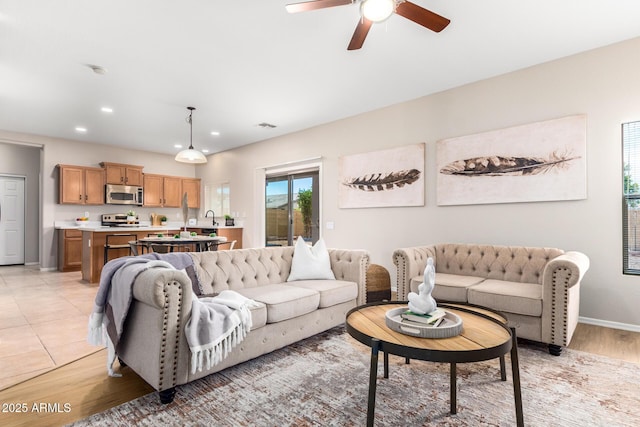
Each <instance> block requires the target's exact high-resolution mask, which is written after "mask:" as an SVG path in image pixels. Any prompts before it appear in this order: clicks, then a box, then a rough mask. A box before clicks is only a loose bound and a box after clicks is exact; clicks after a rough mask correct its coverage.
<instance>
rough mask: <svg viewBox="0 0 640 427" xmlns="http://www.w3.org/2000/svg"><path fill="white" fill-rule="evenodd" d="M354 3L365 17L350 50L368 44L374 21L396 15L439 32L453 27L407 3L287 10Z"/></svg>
mask: <svg viewBox="0 0 640 427" xmlns="http://www.w3.org/2000/svg"><path fill="white" fill-rule="evenodd" d="M354 3H360V15H361V16H362V18H361V19H360V22H358V25H357V26H356V30H355V32H354V33H353V37H351V42H350V43H349V47H347V50H356V49H360V48H361V47H362V45H363V44H364V39H365V38H366V37H367V34H368V33H369V29H370V28H371V25H372V24H373V23H374V22H382V21H385V20H386V19H387V18H389V17H390V16H391V15H393V14H394V13H397V14H398V15H400V16H404V17H405V18H407V19H410V20H412V21H413V22H415V23H417V24H420V25H422V26H423V27H425V28H428V29H430V30H431V31H435V32H436V33H439V32H440V31H442V30H444V29H445V28H446V26H447V25H449V22H451V21H450V20H448V19H447V18H445V17H443V16H440V15H438V14H437V13H434V12H431V11H430V10H427V9H425V8H423V7H420V6H418V5H417V4H414V3H411V2H410V1H405V0H313V1H306V2H302V3H292V4H288V5H287V6H286V9H287V12H289V13H296V12H306V11H308V10H316V9H324V8H327V7H334V6H344V5H347V4H354Z"/></svg>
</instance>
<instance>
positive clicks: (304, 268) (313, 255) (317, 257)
mask: <svg viewBox="0 0 640 427" xmlns="http://www.w3.org/2000/svg"><path fill="white" fill-rule="evenodd" d="M335 278H336V277H335V276H334V274H333V270H331V259H330V258H329V251H327V247H326V246H325V244H324V240H323V239H320V240H318V241H317V242H316V244H315V245H313V247H310V246H309V245H307V243H306V242H305V241H304V239H303V238H302V236H299V237H298V240H297V241H296V246H295V249H294V251H293V260H291V272H290V273H289V278H288V279H287V282H291V281H294V280H314V279H317V280H321V279H324V280H334V279H335Z"/></svg>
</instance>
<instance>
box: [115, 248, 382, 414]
mask: <svg viewBox="0 0 640 427" xmlns="http://www.w3.org/2000/svg"><path fill="white" fill-rule="evenodd" d="M293 252H294V248H293V247H290V246H287V247H268V248H258V249H240V250H233V251H212V252H193V253H189V256H191V257H192V259H193V261H194V263H193V270H195V271H194V272H189V271H188V270H189V269H186V270H171V269H165V268H153V269H148V270H145V271H143V272H142V273H140V274H139V275H138V277H137V278H136V280H135V282H134V284H133V303H132V305H131V307H130V309H129V314H128V316H127V323H126V324H125V328H124V332H123V335H122V338H121V340H120V343H119V345H118V358H119V360H120V362H121V364H124V365H127V366H129V367H130V368H131V369H133V370H134V371H135V372H136V373H137V374H138V375H140V376H141V377H142V378H143V379H144V380H145V381H146V382H148V383H149V384H150V385H151V386H152V387H154V388H155V389H156V390H158V391H159V392H160V399H161V401H162V402H163V403H169V402H171V401H172V400H173V397H174V393H175V387H176V386H178V385H181V384H186V383H188V382H190V381H193V380H195V379H198V378H201V377H204V376H206V375H209V374H212V373H214V372H217V371H220V370H222V369H224V368H227V367H229V366H233V365H236V364H238V363H241V362H244V361H247V360H249V359H253V358H255V357H258V356H260V355H262V354H265V353H269V352H271V351H273V350H276V349H278V348H281V347H284V346H286V345H289V344H291V343H294V342H296V341H299V340H301V339H304V338H307V337H310V336H312V335H315V334H317V333H319V332H322V331H324V330H327V329H330V328H332V327H334V326H337V325H340V324H342V323H343V322H344V320H345V315H346V313H347V312H348V311H349V310H350V309H351V308H353V307H354V306H355V305H356V304H364V303H365V297H366V271H367V267H368V265H369V255H368V253H367V252H365V251H361V250H341V249H329V257H330V261H331V269H332V271H333V273H334V275H335V277H336V280H301V281H293V282H287V278H288V276H289V272H290V270H291V262H292V259H293ZM190 273H195V277H197V279H194V281H197V282H198V284H197V286H195V284H194V286H193V288H192V280H191V279H190V277H191V278H192V279H193V278H194V275H193V274H190ZM192 289H193V290H194V291H196V292H195V293H194V292H192ZM226 289H231V290H234V291H237V292H238V293H240V294H242V295H243V296H245V297H247V298H251V299H253V300H255V301H257V302H258V303H259V304H258V305H259V307H257V308H252V309H251V318H252V324H253V326H252V328H251V331H250V332H249V333H248V334H247V336H246V337H245V339H244V340H243V341H242V342H240V343H239V344H238V345H237V346H236V347H235V348H234V349H233V350H232V351H231V352H230V353H229V355H228V356H227V358H225V359H223V360H222V361H221V362H220V363H218V364H217V365H214V366H213V367H212V368H211V369H208V370H207V369H204V370H202V371H199V372H196V373H195V374H192V373H191V369H190V366H189V362H190V359H191V354H190V350H189V346H188V344H187V341H186V338H185V335H184V333H183V330H184V327H185V325H186V323H187V321H188V320H189V318H190V315H191V301H192V295H195V294H199V295H203V296H206V295H211V294H216V293H219V292H221V291H223V290H226Z"/></svg>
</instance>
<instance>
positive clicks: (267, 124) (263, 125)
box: [256, 122, 276, 129]
mask: <svg viewBox="0 0 640 427" xmlns="http://www.w3.org/2000/svg"><path fill="white" fill-rule="evenodd" d="M256 126H258V127H261V128H265V129H273V128H274V127H276V125H272V124H271V123H266V122H262V123H258V124H257V125H256Z"/></svg>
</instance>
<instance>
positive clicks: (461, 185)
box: [436, 114, 587, 206]
mask: <svg viewBox="0 0 640 427" xmlns="http://www.w3.org/2000/svg"><path fill="white" fill-rule="evenodd" d="M586 129H587V126H586V115H583V114H580V115H575V116H569V117H563V118H559V119H552V120H547V121H542V122H536V123H531V124H526V125H521V126H514V127H510V128H505V129H500V130H496V131H490V132H485V133H480V134H475V135H469V136H463V137H457V138H450V139H445V140H441V141H438V142H437V143H436V164H437V171H438V174H437V201H438V205H441V206H442V205H470V204H487V203H518V202H542V201H558V200H580V199H585V198H586V197H587V185H586V175H587V173H586V146H587V130H586Z"/></svg>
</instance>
